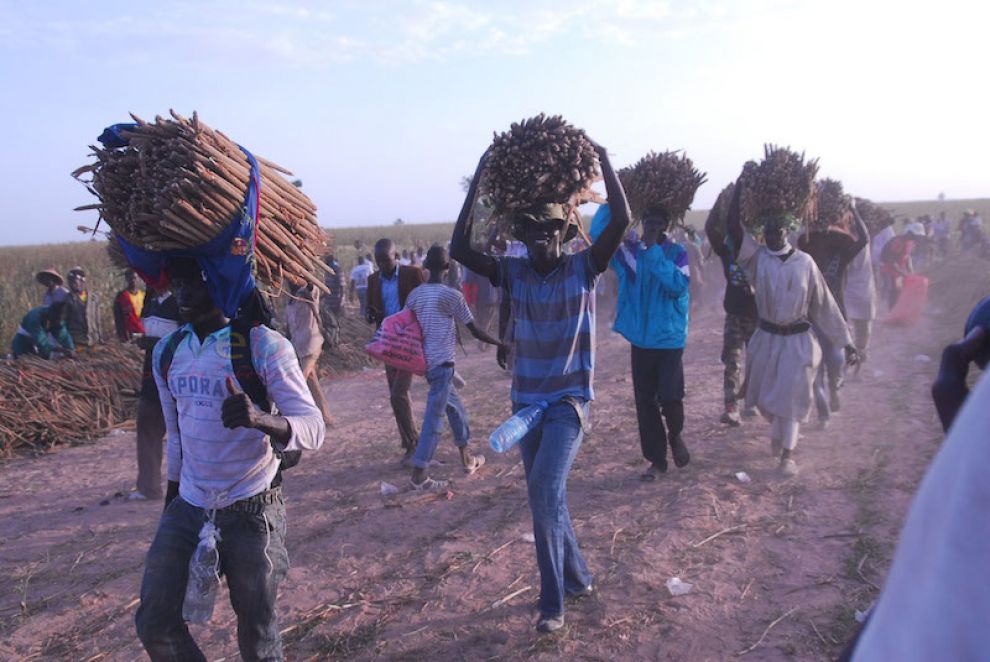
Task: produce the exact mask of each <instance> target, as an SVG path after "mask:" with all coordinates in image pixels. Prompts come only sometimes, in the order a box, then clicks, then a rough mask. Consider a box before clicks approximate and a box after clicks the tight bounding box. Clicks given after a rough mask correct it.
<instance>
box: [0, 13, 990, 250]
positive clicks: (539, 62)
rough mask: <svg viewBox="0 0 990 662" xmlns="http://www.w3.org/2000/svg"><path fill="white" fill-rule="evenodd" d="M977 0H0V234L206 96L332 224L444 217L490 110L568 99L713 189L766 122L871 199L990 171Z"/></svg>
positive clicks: (755, 142)
mask: <svg viewBox="0 0 990 662" xmlns="http://www.w3.org/2000/svg"><path fill="white" fill-rule="evenodd" d="M985 7H987V5H986V4H985V3H982V2H978V1H974V0H939V1H937V2H933V1H931V0H926V1H924V2H913V1H911V0H907V1H901V2H894V1H890V2H888V1H885V0H877V1H871V0H859V1H853V0H832V1H807V2H800V1H793V2H786V1H778V0H739V1H737V2H729V1H721V2H719V1H707V0H702V1H698V2H687V1H684V2H681V1H677V0H671V1H669V2H646V1H640V0H619V1H616V2H606V1H604V0H571V2H553V1H550V0H525V1H522V0H520V1H510V2H495V1H494V0H493V1H490V2H469V1H466V0H446V1H436V2H429V1H411V2H398V1H396V2H385V1H381V2H374V1H371V0H366V1H363V2H360V1H338V2H283V3H279V2H262V1H252V0H238V1H236V2H234V1H221V2H183V1H181V0H177V1H173V2H133V1H128V2H105V1H100V0H89V1H87V2H78V1H74V2H55V1H38V2H26V1H25V2H17V1H13V0H0V83H2V87H3V90H4V93H3V95H2V98H0V127H2V128H3V132H4V149H3V153H2V163H3V165H2V169H3V170H2V177H0V197H2V199H3V201H4V203H5V204H4V212H3V213H4V221H3V228H4V230H5V232H4V236H3V238H2V239H0V244H11V243H15V244H18V243H40V242H54V241H66V240H73V239H79V238H81V235H79V234H78V233H77V232H76V231H75V226H76V225H78V224H80V223H92V222H93V221H94V220H95V215H90V213H87V214H82V213H79V212H72V211H71V210H72V208H73V207H75V206H77V205H80V204H86V203H89V202H92V201H93V200H92V199H91V198H90V196H89V194H88V193H87V192H86V191H85V190H84V189H83V187H82V186H81V185H80V184H78V183H76V182H75V181H74V180H72V179H71V178H70V177H69V172H70V171H72V170H73V169H74V168H75V167H76V166H78V165H81V164H83V163H85V162H87V160H88V159H87V156H86V155H87V152H88V149H87V145H89V144H91V143H93V142H95V139H96V136H97V135H98V134H99V133H100V132H101V130H102V129H103V127H104V126H106V125H108V124H112V123H115V122H119V121H126V120H127V119H128V117H127V112H128V111H134V112H135V113H137V114H138V115H140V116H143V117H146V118H151V117H153V116H154V115H155V114H156V113H159V114H165V113H167V111H168V109H169V108H170V107H172V108H175V109H176V110H178V111H179V112H181V113H183V114H191V112H192V111H193V110H194V109H195V110H198V111H199V113H200V116H201V117H202V118H203V120H204V121H206V122H207V123H208V124H210V125H212V126H214V127H216V128H219V129H222V130H223V131H224V132H226V133H227V134H228V135H230V136H231V137H233V138H234V139H235V140H238V141H239V142H241V143H242V144H244V145H245V146H246V147H248V148H249V149H251V150H252V151H254V152H256V153H258V154H261V155H263V156H265V157H267V158H269V159H272V160H274V161H276V162H278V163H280V164H282V165H284V166H286V167H288V168H290V169H292V170H294V171H295V173H296V175H297V176H299V177H300V178H302V180H303V182H304V184H305V187H304V190H305V191H306V192H307V193H308V194H309V195H310V196H311V197H312V198H313V199H314V200H315V202H316V203H317V205H318V206H319V210H320V211H319V218H320V221H321V223H322V224H323V225H326V226H330V227H333V226H337V227H340V226H344V225H363V224H378V223H390V222H391V221H393V220H394V219H395V218H396V217H402V218H403V219H406V220H407V221H411V222H419V221H439V220H452V219H453V218H454V217H455V216H456V214H457V211H458V209H459V207H460V204H461V199H462V198H461V195H462V194H461V189H460V186H459V180H460V178H461V176H462V175H465V174H469V173H470V172H472V171H473V168H474V166H475V164H476V163H477V159H478V157H479V156H480V154H481V152H482V151H483V150H484V149H485V147H486V146H487V145H488V143H489V141H490V140H491V136H492V132H493V131H495V130H502V129H504V128H506V127H507V126H508V125H509V123H510V122H512V121H515V120H518V119H520V118H523V117H526V116H529V115H534V114H536V113H538V112H540V111H545V112H547V113H553V114H555V113H559V114H563V115H564V116H565V117H566V118H567V119H568V120H570V121H571V122H573V123H574V124H576V125H577V126H580V127H583V128H584V129H586V130H587V131H588V133H589V134H590V135H591V136H592V137H593V138H594V139H595V140H597V141H598V142H600V143H602V144H603V145H605V146H606V147H607V148H608V149H609V151H610V152H611V154H612V159H613V163H614V164H615V165H616V166H622V165H626V164H628V163H630V162H632V161H635V160H636V159H638V158H639V157H640V156H641V155H642V154H643V153H645V152H646V151H648V150H650V149H655V150H662V149H686V150H687V153H688V154H689V155H690V156H691V158H693V159H694V161H695V163H696V164H697V166H698V167H699V168H700V169H702V170H705V171H707V172H708V173H709V180H710V183H709V184H707V185H705V186H704V187H703V188H702V189H701V191H700V192H699V194H698V197H697V199H696V200H695V206H696V207H699V208H701V207H706V206H708V205H709V204H710V203H711V201H712V199H713V198H714V196H715V195H716V194H717V192H718V190H719V189H720V188H721V187H722V186H723V185H724V184H725V183H726V182H728V181H729V180H730V179H731V178H733V177H734V176H735V174H736V173H737V172H738V169H739V167H740V166H741V164H742V163H743V162H744V161H745V160H747V159H749V158H754V157H758V156H759V155H760V154H761V152H762V145H763V143H764V142H775V143H778V144H785V145H791V146H792V147H795V148H799V149H803V150H806V151H807V152H808V154H809V155H814V156H818V157H820V158H821V173H822V175H824V176H830V177H834V178H838V179H841V180H842V181H843V182H844V183H845V185H846V189H847V190H848V191H851V192H855V193H856V194H858V195H863V196H865V197H869V198H873V199H876V200H906V199H929V198H933V197H934V196H936V195H937V194H938V193H939V192H944V193H945V194H946V196H948V197H950V198H966V197H983V196H987V195H990V166H988V162H987V157H988V154H990V132H988V131H987V126H986V124H987V120H986V115H987V102H988V97H990V95H988V92H987V83H986V80H987V74H986V65H987V62H988V57H987V46H986V35H987V29H988V18H990V10H988V9H986V8H985Z"/></svg>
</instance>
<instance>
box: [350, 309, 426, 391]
mask: <svg viewBox="0 0 990 662" xmlns="http://www.w3.org/2000/svg"><path fill="white" fill-rule="evenodd" d="M364 351H366V352H367V353H368V354H370V355H371V356H373V357H375V358H376V359H378V360H379V361H381V362H382V363H384V364H385V365H388V366H391V367H393V368H397V369H399V370H405V371H406V372H411V373H413V374H415V375H425V374H426V356H425V355H424V354H423V329H422V327H420V326H419V320H417V319H416V313H414V312H413V311H411V310H409V309H405V310H400V311H399V312H397V313H396V314H394V315H389V316H388V317H386V318H385V319H384V320H382V325H381V326H380V327H379V328H378V331H376V332H375V337H374V338H372V339H371V342H369V343H368V344H367V345H365V347H364Z"/></svg>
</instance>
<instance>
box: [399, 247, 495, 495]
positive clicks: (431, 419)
mask: <svg viewBox="0 0 990 662" xmlns="http://www.w3.org/2000/svg"><path fill="white" fill-rule="evenodd" d="M449 265H450V260H449V258H448V257H447V251H446V250H445V249H444V248H442V247H440V246H433V247H432V248H430V250H429V251H428V252H427V253H426V259H425V260H424V261H423V267H424V268H426V269H427V270H428V271H429V272H430V279H429V280H428V281H427V282H426V283H424V284H423V285H420V286H419V287H417V288H416V289H414V290H413V291H412V292H410V293H409V298H407V299H406V308H409V309H410V310H412V311H413V312H414V313H416V319H417V320H419V326H420V328H422V329H423V354H424V355H425V356H426V369H427V372H426V381H427V382H429V384H430V393H429V395H428V396H427V398H426V412H425V413H424V414H423V427H422V428H420V433H419V442H418V443H417V444H416V451H415V452H414V453H413V458H412V465H413V471H412V477H411V479H410V486H411V487H412V488H413V489H414V490H442V489H445V488H446V487H447V481H445V480H434V479H432V478H430V477H428V476H427V475H426V468H427V467H428V466H430V460H432V459H433V453H434V452H435V451H436V448H437V443H438V442H439V441H440V426H441V425H443V415H444V412H446V414H447V420H448V422H449V423H450V428H451V430H452V431H453V433H454V444H455V445H456V446H457V448H458V450H459V451H460V454H461V464H463V465H464V470H465V471H466V472H467V473H468V474H469V475H470V474H473V473H474V472H475V471H477V470H478V469H479V468H481V466H482V465H483V464H484V463H485V456H484V455H471V453H469V452H468V441H469V440H470V439H471V428H470V427H469V426H468V419H467V412H466V411H465V410H464V405H463V404H462V403H461V399H460V398H459V397H458V395H457V391H456V390H455V389H454V388H453V387H452V383H453V380H454V356H455V350H456V348H457V326H456V324H455V322H460V323H461V324H463V325H464V326H466V327H467V328H468V331H470V332H471V335H473V336H474V337H475V338H477V339H478V340H479V341H480V342H483V343H488V344H489V345H498V344H499V342H498V341H497V340H495V339H494V338H492V337H491V336H490V335H488V334H487V333H485V332H484V331H483V330H481V329H479V328H478V327H477V326H476V325H475V323H474V317H472V316H471V310H470V309H469V308H468V305H467V302H466V301H465V300H464V295H463V294H461V293H460V292H459V291H458V290H455V289H454V288H452V287H448V286H447V285H445V284H444V281H443V276H444V273H445V272H446V271H447V269H448V268H449Z"/></svg>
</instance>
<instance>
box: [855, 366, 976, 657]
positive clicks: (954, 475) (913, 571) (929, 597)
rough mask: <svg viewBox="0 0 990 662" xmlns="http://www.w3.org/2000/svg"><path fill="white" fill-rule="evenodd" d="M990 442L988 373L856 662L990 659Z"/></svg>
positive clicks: (924, 496)
mask: <svg viewBox="0 0 990 662" xmlns="http://www.w3.org/2000/svg"><path fill="white" fill-rule="evenodd" d="M988 439H990V377H988V376H987V374H986V373H984V375H983V377H982V378H981V379H980V381H979V383H978V384H977V385H976V388H974V389H973V392H972V393H970V395H969V398H968V400H967V401H966V404H964V405H963V408H962V409H961V410H960V411H959V414H958V415H957V416H956V420H955V422H953V424H952V427H951V428H950V429H949V435H948V436H947V437H946V439H945V441H944V442H943V443H942V448H941V449H940V450H939V452H938V455H936V456H935V459H934V461H933V462H932V464H931V466H930V467H929V468H928V471H927V473H926V474H925V478H924V480H922V481H921V486H920V487H919V488H918V492H917V494H915V497H914V502H913V503H912V504H911V510H910V511H908V515H907V521H906V522H905V524H904V529H903V530H902V531H901V538H900V542H898V544H897V552H896V553H895V554H894V562H893V564H892V565H891V567H890V572H889V573H888V574H887V581H886V583H885V584H884V587H883V593H881V594H880V600H879V602H877V606H876V608H875V609H874V610H873V615H872V616H871V617H870V621H869V624H868V625H867V627H866V629H865V630H864V631H863V635H862V637H861V638H860V640H859V644H858V645H857V646H856V652H855V653H854V655H853V660H854V661H855V662H886V661H887V660H897V661H898V662H927V661H928V660H986V659H987V658H988V657H990V627H987V625H988V623H990V590H988V588H987V587H990V562H988V559H990V518H988V517H987V512H988V511H990V481H988V480H987V475H986V473H987V467H988V466H990V443H987V440H988Z"/></svg>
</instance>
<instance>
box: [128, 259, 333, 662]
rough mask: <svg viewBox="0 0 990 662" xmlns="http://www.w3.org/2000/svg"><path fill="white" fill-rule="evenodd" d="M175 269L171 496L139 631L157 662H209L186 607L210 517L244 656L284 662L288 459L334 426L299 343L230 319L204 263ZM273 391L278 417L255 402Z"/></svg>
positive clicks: (163, 382) (163, 368)
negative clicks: (281, 608)
mask: <svg viewBox="0 0 990 662" xmlns="http://www.w3.org/2000/svg"><path fill="white" fill-rule="evenodd" d="M168 272H169V275H170V277H171V281H172V286H173V289H174V291H175V297H176V300H177V303H178V306H179V314H180V315H181V317H182V320H183V321H184V322H185V324H184V326H182V327H180V328H179V329H178V330H177V331H175V332H174V333H171V334H169V335H168V336H167V337H165V338H164V339H162V341H161V342H159V343H158V344H157V345H156V346H155V351H154V357H153V359H152V369H153V371H154V375H155V382H156V384H157V386H158V391H159V394H160V397H161V404H162V411H163V412H164V415H165V429H166V432H167V438H168V442H167V445H168V451H167V456H168V465H167V474H168V489H167V492H166V495H165V512H164V513H163V514H162V517H161V520H159V522H158V530H157V532H156V533H155V538H154V540H153V541H152V543H151V548H150V549H149V550H148V555H147V558H146V560H145V565H144V578H143V579H142V580H141V604H140V606H139V607H138V610H137V614H136V616H135V625H136V627H137V633H138V636H139V637H140V639H141V643H142V644H143V645H144V649H145V650H146V651H147V652H148V656H149V657H150V658H151V659H152V660H156V661H157V660H183V661H185V660H190V661H198V660H205V659H206V657H205V656H204V655H203V653H202V652H201V651H200V649H199V647H198V646H197V645H196V642H195V641H194V640H193V638H192V635H190V634H189V629H188V627H187V626H186V623H185V622H184V621H183V619H182V605H183V599H184V597H185V593H186V582H187V578H188V576H189V561H190V558H191V557H192V554H193V552H194V551H195V549H196V545H197V543H198V542H199V532H200V529H201V528H202V527H203V524H204V522H206V521H207V520H209V521H212V522H213V523H214V525H215V526H216V527H217V528H218V529H219V531H220V544H219V547H218V551H219V554H220V571H221V572H222V573H223V574H224V575H225V576H226V578H227V588H228V589H229V591H230V603H231V606H232V607H233V609H234V613H235V614H236V615H237V644H238V648H239V649H240V653H241V657H243V658H244V659H245V660H281V659H282V638H281V635H280V634H279V627H278V616H277V613H276V610H275V597H276V595H277V593H278V586H279V584H280V583H281V581H282V579H284V578H285V575H286V573H287V572H288V569H289V557H288V554H287V553H286V550H285V528H286V527H285V501H284V499H283V496H282V486H281V483H282V472H281V468H280V467H281V460H280V457H282V456H283V454H286V453H292V452H297V451H314V450H317V449H318V448H319V447H320V446H321V445H322V444H323V438H324V434H325V432H326V426H325V425H324V424H323V417H322V416H321V414H320V410H319V409H317V407H316V405H315V404H314V403H313V398H312V396H311V395H310V393H309V389H308V388H306V380H305V379H304V378H303V375H302V371H301V370H300V369H299V362H298V361H297V360H296V355H295V352H294V351H293V350H292V345H291V344H289V341H288V340H286V339H285V338H284V337H283V336H282V335H281V334H279V333H277V332H276V331H273V330H272V329H269V328H267V327H265V326H254V327H247V326H246V325H245V326H240V323H239V322H236V321H235V322H231V321H230V320H228V319H227V317H225V315H224V312H223V310H221V309H220V308H219V307H218V306H217V305H216V304H215V303H214V302H213V300H212V298H211V296H210V290H209V286H208V282H207V280H206V279H207V276H206V273H205V272H204V271H202V270H200V267H199V265H198V264H197V263H196V261H195V260H192V259H188V258H179V259H173V260H172V261H171V262H170V263H169V267H168ZM178 334H181V335H178ZM167 350H169V351H171V352H172V356H171V357H168V356H167V354H166V351H167ZM238 352H240V353H238ZM245 353H246V354H247V356H246V357H245V356H244V354H245ZM238 361H240V362H239V363H236V365H237V368H236V371H235V362H238ZM247 366H250V367H251V368H252V370H250V371H249V370H247V369H246V367H247ZM249 372H250V373H253V374H250V375H249V374H248V373H249ZM255 387H257V388H255ZM245 388H249V389H251V391H253V392H254V393H253V395H248V393H246V392H245V391H244V390H243V389H245ZM259 388H260V390H261V391H262V392H263V394H259V393H257V390H258V389H259ZM262 395H263V397H264V399H265V400H267V404H268V405H269V406H268V408H267V409H268V410H271V411H277V412H278V413H277V414H272V413H267V410H263V409H262V408H261V407H260V406H259V405H258V404H255V402H254V401H253V400H252V397H259V399H260V398H261V397H262ZM271 405H274V409H272V408H271Z"/></svg>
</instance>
